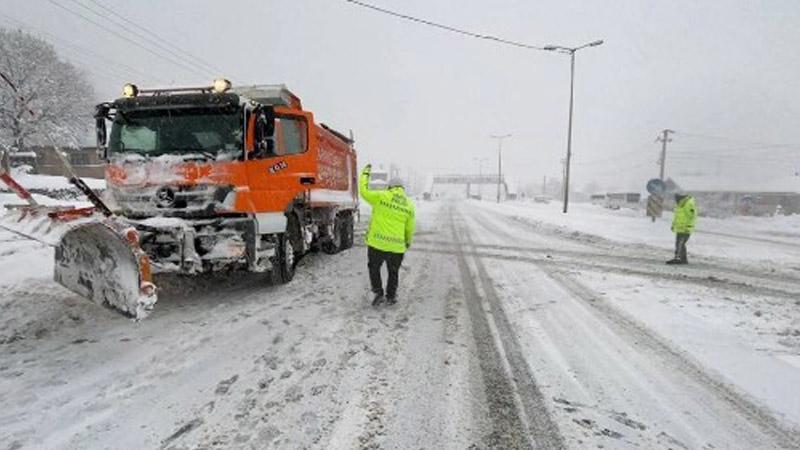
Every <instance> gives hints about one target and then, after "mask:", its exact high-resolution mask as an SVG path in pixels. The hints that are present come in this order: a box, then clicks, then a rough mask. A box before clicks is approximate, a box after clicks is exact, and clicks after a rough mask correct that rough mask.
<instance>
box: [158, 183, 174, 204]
mask: <svg viewBox="0 0 800 450" xmlns="http://www.w3.org/2000/svg"><path fill="white" fill-rule="evenodd" d="M174 204H175V191H173V190H172V189H171V188H170V187H169V186H164V187H161V188H159V189H158V190H157V191H156V205H158V206H160V207H162V208H169V207H170V206H172V205H174Z"/></svg>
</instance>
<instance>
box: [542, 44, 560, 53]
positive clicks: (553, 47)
mask: <svg viewBox="0 0 800 450" xmlns="http://www.w3.org/2000/svg"><path fill="white" fill-rule="evenodd" d="M542 50H547V51H548V52H552V51H555V50H558V47H556V46H555V45H545V46H544V47H543V48H542Z"/></svg>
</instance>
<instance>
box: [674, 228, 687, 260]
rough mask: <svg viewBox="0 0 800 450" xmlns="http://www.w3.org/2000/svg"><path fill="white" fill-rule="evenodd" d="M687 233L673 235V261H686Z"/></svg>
mask: <svg viewBox="0 0 800 450" xmlns="http://www.w3.org/2000/svg"><path fill="white" fill-rule="evenodd" d="M689 236H691V234H689V233H677V234H676V235H675V259H679V260H681V261H686V260H687V258H686V243H687V242H688V241H689Z"/></svg>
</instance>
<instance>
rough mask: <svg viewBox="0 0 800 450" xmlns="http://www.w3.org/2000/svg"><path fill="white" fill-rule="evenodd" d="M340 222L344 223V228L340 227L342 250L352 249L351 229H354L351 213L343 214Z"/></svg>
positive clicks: (352, 237)
mask: <svg viewBox="0 0 800 450" xmlns="http://www.w3.org/2000/svg"><path fill="white" fill-rule="evenodd" d="M342 222H343V223H344V226H342V250H346V249H348V248H353V242H354V241H355V239H354V236H353V228H354V227H355V219H354V218H353V213H345V214H343V215H342Z"/></svg>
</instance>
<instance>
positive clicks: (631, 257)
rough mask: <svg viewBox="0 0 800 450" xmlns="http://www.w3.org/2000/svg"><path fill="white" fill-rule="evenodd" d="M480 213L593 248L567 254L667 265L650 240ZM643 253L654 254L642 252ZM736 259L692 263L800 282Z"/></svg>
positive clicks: (704, 259) (756, 277)
mask: <svg viewBox="0 0 800 450" xmlns="http://www.w3.org/2000/svg"><path fill="white" fill-rule="evenodd" d="M478 214H480V215H481V216H482V217H483V218H484V220H491V219H494V218H495V217H499V218H498V219H495V220H500V221H502V222H503V223H505V224H508V225H511V226H513V227H515V228H516V229H518V230H520V231H522V232H531V231H533V233H534V234H536V235H538V236H542V237H550V238H555V239H558V240H560V241H563V242H566V243H570V244H573V245H574V244H575V243H576V242H577V243H579V244H581V245H582V246H584V247H586V249H587V250H590V251H589V252H586V253H585V254H581V252H574V251H569V250H558V252H561V253H562V254H565V255H572V256H575V257H591V258H596V259H602V260H606V261H608V262H610V263H614V262H621V263H623V264H627V265H630V264H631V263H637V264H644V265H653V263H654V259H655V261H657V264H656V266H657V267H660V268H665V267H666V266H665V265H662V264H661V261H662V258H663V257H664V252H665V250H664V249H662V248H658V247H653V246H650V245H647V244H627V243H624V242H618V241H612V240H609V239H606V238H603V237H600V236H595V235H591V234H587V233H582V232H578V231H568V230H564V229H561V228H557V227H553V226H550V225H548V224H545V223H542V222H530V221H528V220H525V219H523V218H520V217H517V216H491V215H489V213H488V212H487V211H478ZM620 251H626V252H627V253H626V254H623V255H619V256H617V255H616V254H615V253H618V252H620ZM643 253H644V254H649V255H651V256H650V257H646V256H641V255H642V254H643ZM669 255H670V253H667V256H669ZM732 262H733V261H730V260H718V259H714V258H709V257H705V256H700V257H697V258H695V262H693V263H692V267H693V268H694V269H695V270H697V269H708V270H710V271H714V272H717V273H720V272H722V273H725V274H727V275H729V276H739V277H741V276H743V272H747V273H748V274H752V275H747V276H746V277H747V278H748V279H752V280H756V281H763V280H771V281H775V282H778V283H784V284H792V285H795V286H800V277H797V276H796V273H794V272H791V271H784V272H775V271H764V270H763V269H762V268H759V267H757V266H753V265H750V264H742V263H741V262H736V264H731V263H732Z"/></svg>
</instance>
